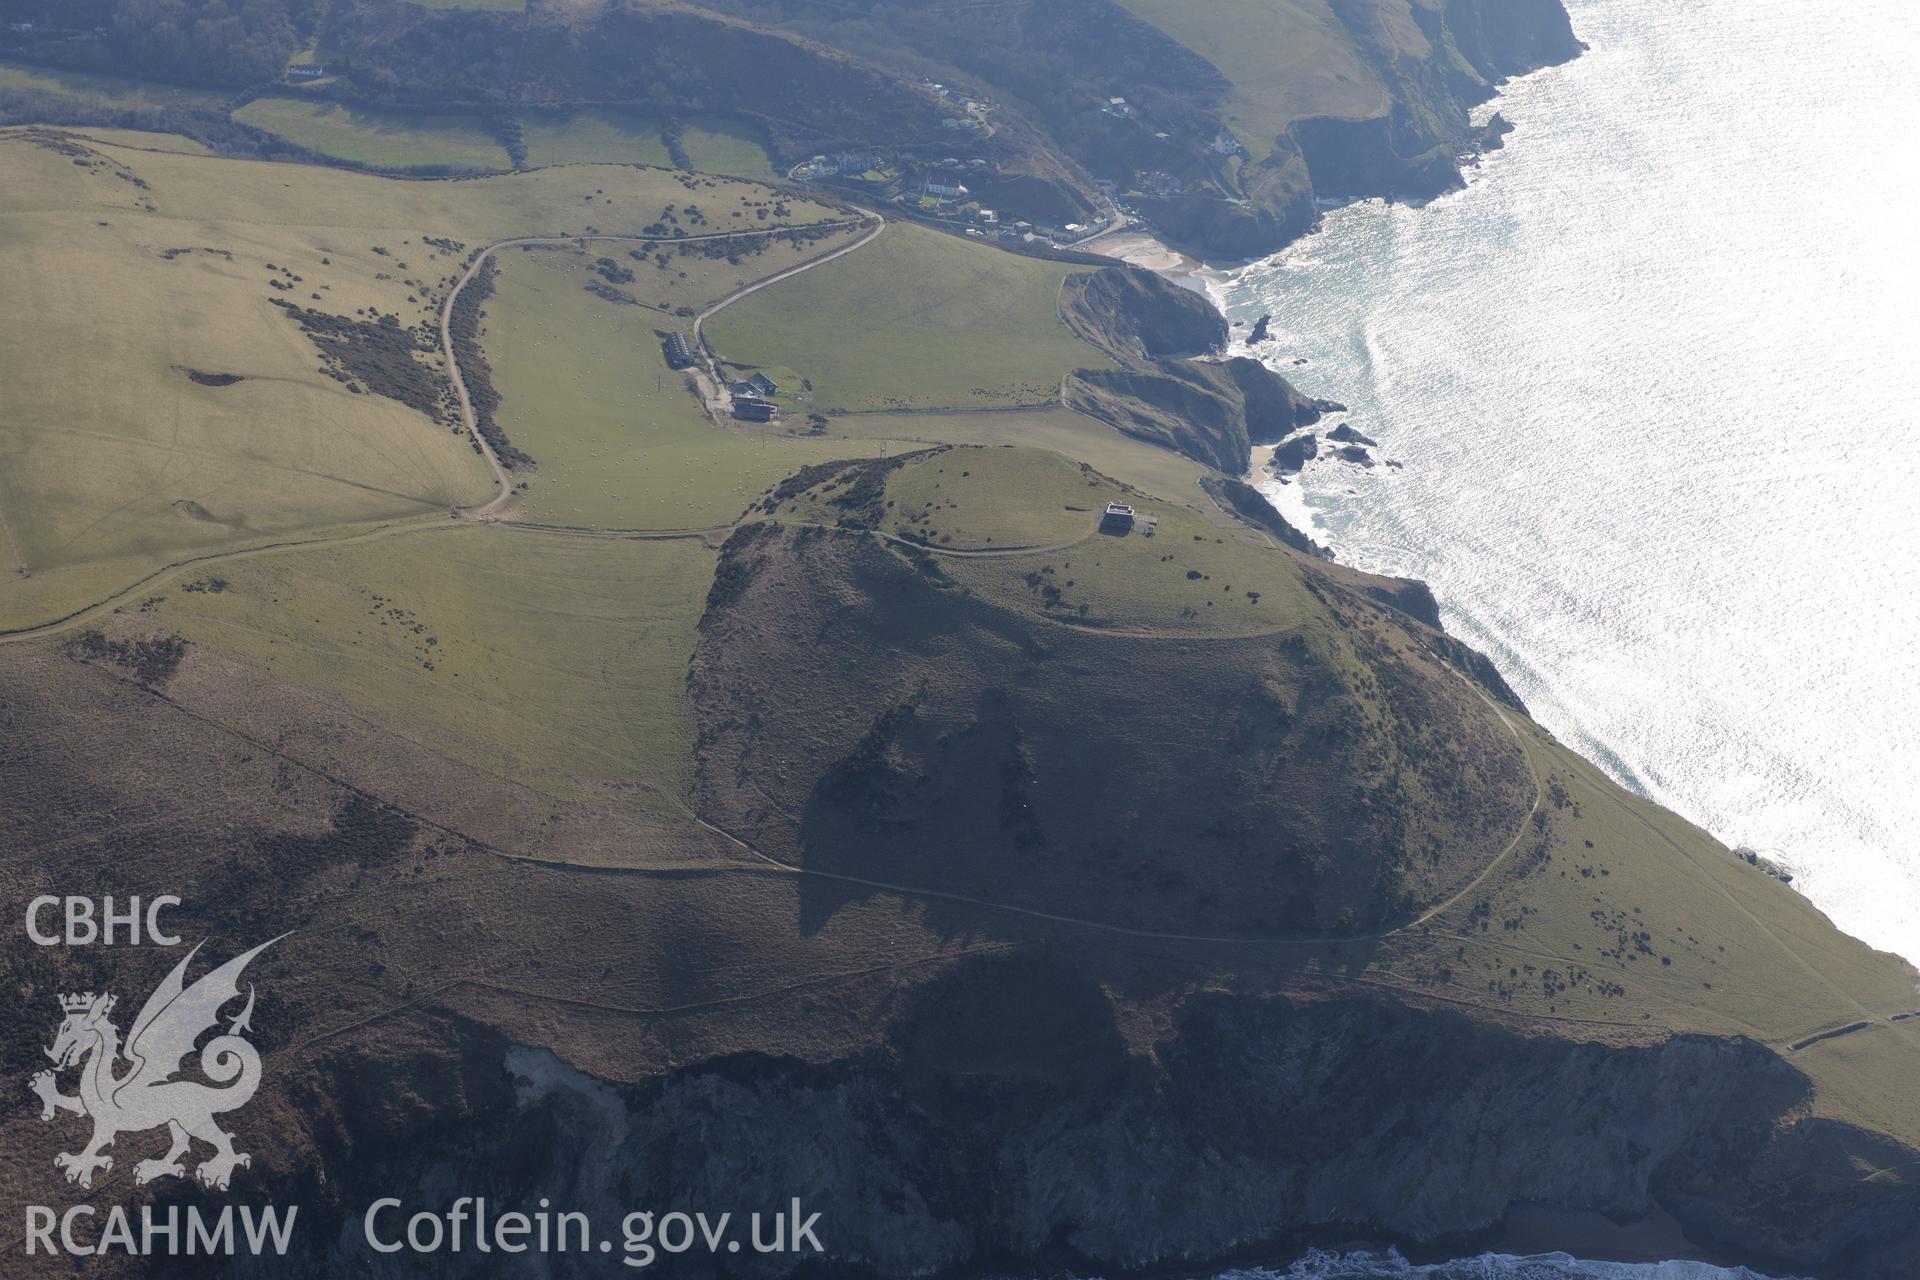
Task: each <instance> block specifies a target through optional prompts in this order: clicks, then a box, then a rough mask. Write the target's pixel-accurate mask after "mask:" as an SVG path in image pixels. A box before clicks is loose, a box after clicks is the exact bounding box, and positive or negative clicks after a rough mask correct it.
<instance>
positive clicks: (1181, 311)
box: [1060, 267, 1331, 476]
mask: <svg viewBox="0 0 1920 1280" xmlns="http://www.w3.org/2000/svg"><path fill="white" fill-rule="evenodd" d="M1060 312H1061V315H1062V317H1063V318H1064V319H1065V320H1066V322H1067V324H1068V325H1069V326H1070V327H1071V328H1072V329H1073V330H1074V332H1076V333H1078V334H1079V335H1080V336H1081V338H1083V339H1084V340H1085V341H1087V342H1088V343H1090V344H1091V345H1093V346H1095V347H1098V348H1100V349H1101V350H1103V351H1105V352H1107V353H1108V354H1109V355H1111V356H1112V357H1113V358H1114V359H1115V360H1116V361H1117V362H1119V364H1120V366H1121V367H1120V368H1118V369H1078V370H1075V371H1074V373H1073V374H1072V375H1071V376H1070V377H1069V378H1068V379H1067V382H1066V387H1065V390H1066V400H1067V404H1068V406H1069V407H1071V408H1074V409H1078V410H1079V411H1080V412H1082V413H1085V414H1087V415H1089V416H1091V417H1094V418H1098V419H1099V420H1100V421H1102V422H1105V423H1107V424H1108V425H1110V426H1112V427H1114V428H1115V429H1117V430H1120V431H1124V432H1126V433H1127V434H1128V435H1132V436H1137V437H1139V438H1140V439H1143V440H1147V441H1150V442H1151V443H1154V444H1158V445H1160V446H1162V447H1164V448H1168V449H1172V450H1174V451H1175V452H1176V453H1182V454H1185V455H1186V456H1187V457H1189V458H1193V459H1194V460H1196V461H1198V462H1203V463H1205V464H1207V465H1208V466H1210V467H1213V468H1215V469H1217V470H1220V471H1224V472H1226V473H1227V474H1228V475H1233V476H1237V475H1239V474H1241V473H1242V472H1244V471H1245V470H1246V469H1247V455H1248V453H1249V451H1250V450H1251V449H1252V448H1253V446H1254V445H1256V444H1272V443H1274V442H1276V441H1278V440H1280V439H1282V438H1283V437H1285V436H1287V435H1288V434H1290V433H1292V432H1293V431H1294V430H1296V429H1297V428H1299V427H1303V426H1310V425H1312V424H1313V423H1315V422H1318V421H1319V420H1320V415H1321V413H1322V412H1323V411H1324V410H1325V409H1326V408H1327V407H1328V406H1329V405H1330V403H1331V402H1329V401H1324V400H1316V399H1313V398H1311V397H1309V396H1305V395H1302V394H1301V393H1300V392H1299V391H1298V390H1296V389H1295V388H1294V386H1293V384H1291V383H1289V382H1288V381H1287V380H1286V379H1285V378H1283V377H1281V376H1280V375H1279V374H1277V373H1275V372H1273V370H1271V369H1269V368H1267V367H1266V366H1265V365H1264V364H1262V363H1260V362H1259V361H1258V360H1255V359H1253V358H1251V357H1248V356H1235V357H1233V358H1231V359H1228V360H1192V359H1182V358H1176V357H1178V356H1180V355H1182V354H1185V353H1192V352H1204V351H1209V350H1213V349H1215V348H1217V347H1219V346H1220V345H1222V344H1223V343H1225V342H1226V340H1227V336H1228V329H1227V323H1226V320H1225V319H1224V318H1223V317H1222V316H1221V315H1220V313H1219V312H1218V311H1217V310H1216V309H1215V308H1214V306H1213V304H1212V303H1211V302H1210V301H1208V300H1207V299H1206V298H1204V297H1202V296H1201V295H1200V294H1197V293H1195V292H1193V291H1192V290H1190V289H1183V288H1181V287H1180V286H1178V285H1176V284H1172V283H1170V282H1168V281H1167V280H1165V279H1163V278H1162V277H1160V276H1157V275H1154V274H1153V273H1151V272H1147V271H1142V270H1140V269H1139V268H1137V267H1117V268H1108V269H1106V270H1103V271H1098V272H1093V273H1090V274H1087V275H1083V276H1075V277H1073V278H1071V279H1069V280H1068V281H1067V284H1066V288H1065V289H1064V291H1063V292H1062V296H1061V306H1060Z"/></svg>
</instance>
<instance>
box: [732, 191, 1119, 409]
mask: <svg viewBox="0 0 1920 1280" xmlns="http://www.w3.org/2000/svg"><path fill="white" fill-rule="evenodd" d="M1083 270H1085V268H1084V267H1071V266H1066V265H1063V264H1060V263H1052V262H1043V261H1040V260H1038V259H1033V258H1023V257H1018V256H1015V255H1013V254H1010V253H1005V252H1002V251H1001V250H998V249H994V248H990V247H988V246H986V245H979V244H974V243H971V242H969V241H966V240H963V239H960V238H959V237H956V236H949V235H943V234H942V233H940V232H937V231H930V230H927V229H926V228H923V227H920V226H917V225H915V224H913V223H909V222H901V223H892V224H890V225H889V226H888V228H887V230H886V233H885V234H884V235H882V236H881V237H880V238H879V239H878V240H876V241H874V243H872V244H871V245H868V246H867V247H866V248H864V249H861V250H860V251H859V252H858V253H854V254H849V255H848V256H847V257H844V258H841V259H840V260H838V261H836V262H832V263H829V264H827V265H826V266H823V267H820V268H818V269H816V270H813V271H809V272H807V273H806V274H804V275H801V276H797V277H795V278H793V279H792V280H788V281H783V282H782V283H780V284H777V285H774V286H773V287H771V288H768V289H764V290H762V291H760V292H759V293H756V294H754V295H752V296H751V297H748V298H746V299H744V300H743V301H741V302H740V303H738V304H736V305H734V306H732V307H729V308H728V309H727V310H725V311H722V312H721V313H720V314H719V315H717V316H715V317H714V318H713V320H712V321H711V322H710V323H709V324H708V326H707V335H708V338H709V341H711V342H712V344H713V346H714V349H715V350H716V351H718V352H719V353H720V354H721V355H722V356H723V357H725V358H726V359H727V360H730V361H734V362H737V363H740V364H744V365H784V366H786V367H787V368H790V369H794V370H797V371H799V372H800V373H801V374H802V375H803V376H804V377H806V378H808V379H810V380H811V381H812V383H813V392H812V397H813V399H812V402H813V404H814V405H815V406H816V407H817V408H819V409H820V410H821V411H822V412H835V411H845V412H857V411H864V410H900V409H943V408H1009V407H1012V406H1016V405H1031V404H1049V403H1052V402H1054V401H1055V400H1057V399H1058V397H1059V392H1060V380H1061V379H1062V378H1063V377H1064V376H1065V375H1066V373H1067V372H1068V371H1069V370H1070V369H1073V368H1076V367H1083V366H1092V365H1105V364H1107V363H1108V361H1107V360H1106V358H1105V357H1104V356H1103V355H1101V354H1100V353H1098V352H1096V351H1095V350H1094V349H1093V348H1091V347H1089V346H1087V345H1086V344H1085V343H1083V342H1081V341H1080V340H1079V339H1078V338H1076V337H1075V336H1074V335H1073V333H1072V332H1071V331H1070V330H1069V329H1068V328H1067V326H1066V324H1065V322H1063V321H1062V320H1061V319H1060V313H1059V304H1058V299H1059V293H1060V284H1061V281H1062V280H1064V279H1065V278H1066V277H1067V276H1068V275H1069V274H1071V273H1072V272H1074V271H1083Z"/></svg>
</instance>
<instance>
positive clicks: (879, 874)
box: [688, 464, 1533, 936]
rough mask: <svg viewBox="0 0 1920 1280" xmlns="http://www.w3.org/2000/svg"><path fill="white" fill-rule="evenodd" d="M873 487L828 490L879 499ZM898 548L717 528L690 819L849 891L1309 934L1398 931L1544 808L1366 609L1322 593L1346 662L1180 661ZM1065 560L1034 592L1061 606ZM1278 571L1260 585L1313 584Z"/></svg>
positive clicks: (1464, 709) (1276, 652)
mask: <svg viewBox="0 0 1920 1280" xmlns="http://www.w3.org/2000/svg"><path fill="white" fill-rule="evenodd" d="M928 465H935V464H928ZM882 478H884V476H883V477H882ZM872 479H873V476H872V473H871V472H869V471H867V470H866V469H864V468H863V469H858V470H851V471H850V470H845V469H842V470H838V471H834V472H832V473H830V474H826V475H823V476H822V478H821V481H820V488H821V490H823V491H827V492H828V497H827V499H826V500H827V501H828V502H831V501H832V494H833V493H836V492H844V493H845V494H846V495H847V498H848V500H849V506H850V507H851V508H852V510H853V511H855V512H859V511H870V510H872V509H873V508H874V506H875V499H874V498H873V497H870V496H868V495H867V493H866V492H865V491H866V490H867V488H868V486H869V484H870V483H871V481H872ZM902 551H903V549H899V548H896V547H893V546H890V545H888V544H886V543H883V542H881V541H879V540H877V539H875V538H873V537H872V536H871V535H870V534H867V533H864V532H857V531H855V530H854V529H851V528H849V529H843V530H833V531H828V530H821V529H817V528H804V527H803V528H798V529H795V528H792V527H784V528H783V527H780V526H774V525H768V526H764V527H761V528H758V529H755V528H753V527H752V526H749V527H746V528H743V529H741V530H740V531H739V532H737V533H735V534H734V535H733V537H732V538H730V539H729V540H728V543H727V545H726V548H725V549H724V551H723V553H722V556H721V564H720V567H719V570H718V573H717V576H716V578H715V583H714V587H713V590H712V593H711V595H710V596H709V599H708V605H707V611H706V614H705V616H704V617H703V618H702V620H701V624H700V625H701V640H700V645H699V648H698V651H697V653H696V655H695V659H694V663H693V665H692V667H691V668H690V672H689V676H688V688H689V690H690V692H691V694H692V697H693V703H694V708H695V711H696V713H697V715H698V718H699V739H698V744H697V747H696V760H697V763H698V768H699V773H698V779H699V781H698V786H697V795H698V798H699V801H700V804H701V808H702V812H703V814H704V816H706V817H708V818H709V819H710V820H712V821H714V822H717V823H719V824H720V825H722V826H724V827H726V828H727V829H728V830H730V831H733V832H735V833H736V834H739V835H741V836H742V837H743V838H748V839H751V840H752V842H753V844H754V845H755V847H757V848H760V849H763V850H766V851H768V852H770V853H775V854H777V855H778V856H780V857H781V858H783V859H785V860H787V861H792V862H799V863H803V864H805V865H807V866H809V867H813V868H815V869H818V870H825V871H832V872H835V873H837V874H845V875H852V876H859V877H867V878H873V879H879V880H884V881H890V882H894V883H913V884H918V885H926V886H928V887H934V888H939V889H942V890H945V891H950V892H957V893H969V894H979V895H982V896H986V897H989V898H992V899H995V900H999V901H1009V902H1015V903H1018V904H1020V905H1022V906H1025V907H1031V908H1033V909H1036V910H1043V911H1059V912H1070V913H1072V914H1074V915H1076V916H1081V917H1087V918H1093V919H1098V920H1102V921H1109V922H1112V923H1115V924H1122V925H1129V926H1136V927H1145V928H1156V929H1168V930H1196V931H1197V930H1204V931H1206V932H1209V933H1221V934H1242V935H1252V936H1315V935H1322V934H1325V935H1338V934H1352V933H1361V932H1366V931H1369V930H1375V929H1383V928H1388V927H1391V926H1393V925H1397V924H1403V923H1405V922H1406V921H1407V920H1409V919H1410V918H1412V916H1413V915H1415V914H1417V912H1418V911H1419V909H1420V908H1421V907H1422V906H1424V905H1431V904H1432V903H1433V902H1435V901H1437V900H1438V899H1439V898H1441V897H1444V896H1445V895H1446V894H1447V893H1449V892H1451V891H1453V890H1456V889H1458V888H1459V887H1460V886H1461V885H1463V884H1464V883H1466V881H1467V880H1468V879H1470V878H1471V876H1472V875H1473V874H1474V873H1475V872H1476V871H1477V870H1478V869H1479V868H1480V867H1482V866H1484V865H1485V862H1486V860H1487V859H1489V858H1491V857H1492V856H1494V854H1496V853H1497V852H1498V851H1499V849H1500V847H1501V846H1502V844H1503V843H1505V842H1506V841H1507V840H1509V838H1510V837H1511V836H1512V834H1513V833H1514V832H1515V831H1516V830H1517V829H1519V828H1520V827H1521V825H1522V823H1523V820H1524V819H1525V818H1526V816H1527V813H1528V810H1529V808H1530V806H1531V804H1532V790H1533V788H1532V785H1531V782H1530V780H1529V776H1528V771H1527V768H1526V766H1525V763H1524V761H1523V759H1522V757H1521V753H1520V751H1519V749H1518V747H1517V746H1516V743H1515V741H1514V739H1513V736H1512V735H1511V734H1510V733H1509V732H1508V731H1507V730H1506V729H1505V728H1504V727H1503V726H1502V725H1501V723H1500V722H1499V721H1498V719H1497V718H1495V717H1494V716H1493V714H1492V712H1491V710H1490V709H1489V708H1488V707H1487V705H1486V704H1485V703H1484V702H1483V701H1482V700H1481V699H1480V698H1479V697H1478V696H1477V695H1476V694H1475V693H1474V692H1473V691H1472V690H1471V688H1470V687H1469V686H1468V685H1467V684H1466V683H1465V682H1464V681H1462V680H1460V679H1458V678H1457V677H1455V676H1454V675H1452V674H1451V673H1450V672H1448V671H1447V670H1446V669H1445V668H1444V667H1443V666H1442V665H1440V664H1439V663H1437V662H1435V661H1434V660H1433V659H1432V658H1431V657H1430V656H1428V655H1429V648H1430V647H1429V646H1428V644H1427V643H1426V640H1425V636H1424V634H1419V633H1414V632H1411V631H1409V630H1407V625H1406V624H1405V623H1404V621H1403V620H1402V619H1401V618H1400V617H1399V616H1398V615H1397V614H1394V613H1392V612H1390V611H1389V610H1387V609H1385V608H1384V607H1381V606H1377V605H1373V604H1370V603H1369V602H1367V601H1365V600H1363V599H1361V598H1360V597H1358V596H1357V595H1350V594H1348V593H1346V592H1344V591H1338V589H1337V588H1328V590H1329V598H1330V599H1331V598H1335V593H1336V592H1337V598H1338V603H1339V609H1340V611H1341V613H1342V615H1343V616H1345V617H1346V618H1348V619H1349V620H1350V622H1351V624H1352V626H1353V627H1354V629H1355V635H1356V636H1357V637H1359V638H1360V639H1361V640H1364V645H1363V646H1355V645H1354V644H1353V643H1352V642H1350V641H1347V640H1342V639H1336V638H1334V637H1333V636H1331V635H1330V634H1324V633H1320V632H1317V631H1314V630H1312V629H1308V630H1304V631H1302V632H1299V633H1296V634H1292V635H1289V636H1286V637H1284V638H1280V639H1276V638H1274V637H1271V636H1253V637H1231V636H1230V637H1222V638H1218V639H1215V640H1212V641H1210V642H1208V643H1205V644H1200V645H1191V644H1189V643H1187V642H1186V641H1184V640H1182V639H1180V638H1178V637H1166V638H1162V637H1157V636H1153V635H1136V636H1108V635H1102V634H1097V633H1093V632H1091V631H1089V630H1088V629H1085V628H1079V629H1075V628H1062V627H1059V626H1057V625H1054V624H1051V623H1049V622H1047V621H1045V617H1046V615H1047V614H1048V613H1049V612H1050V610H1051V603H1050V601H1047V600H1042V599H1039V598H1035V600H1034V602H1033V603H1032V604H1030V605H1027V606H1024V607H1012V605H1011V602H1009V603H1008V604H1006V605H1003V604H996V603H991V602H989V600H988V599H987V598H985V596H984V594H980V593H975V592H970V591H967V590H962V589H960V588H959V587H958V586H956V585H954V584H952V583H950V582H948V581H947V580H945V579H944V578H941V577H936V576H930V575H928V574H926V573H923V572H922V571H921V570H920V569H919V568H918V567H917V566H916V565H915V564H914V563H913V560H912V558H911V557H910V556H909V555H907V554H903V553H902ZM1068 554H1069V555H1072V556H1076V557H1078V556H1085V557H1089V558H1091V557H1096V556H1099V555H1102V554H1103V553H1102V552H1101V551H1099V550H1097V549H1091V548H1090V549H1088V550H1085V551H1078V550H1076V551H1074V552H1071V553H1068ZM1276 554H1277V555H1278V554H1284V553H1276ZM992 563H993V562H983V564H992ZM1076 563H1077V560H1070V561H1069V562H1068V564H1067V565H1066V566H1063V567H1062V568H1061V569H1060V572H1059V573H1058V574H1055V573H1054V572H1053V569H1054V566H1052V565H1048V566H1046V567H1045V568H1039V569H1036V570H1035V571H1034V576H1038V577H1041V578H1043V579H1051V580H1054V581H1058V582H1059V583H1060V584H1061V586H1062V587H1064V588H1071V587H1072V585H1073V583H1072V580H1071V579H1072V572H1073V565H1074V564H1076ZM1290 566H1291V562H1288V564H1287V565H1279V564H1276V568H1277V569H1278V570H1279V571H1280V573H1281V574H1282V576H1281V577H1279V578H1277V579H1275V580H1273V582H1271V583H1267V584H1263V585H1267V586H1270V587H1271V588H1272V589H1273V590H1275V591H1286V592H1291V591H1293V590H1294V588H1291V587H1289V586H1288V585H1287V582H1288V580H1289V579H1290V578H1292V577H1293V575H1295V574H1311V573H1313V572H1316V570H1312V569H1309V568H1307V567H1305V566H1304V565H1302V566H1301V567H1299V568H1293V567H1290ZM948 572H949V573H952V572H953V569H952V568H951V566H950V567H949V569H948ZM982 572H999V573H1003V574H1005V575H1006V576H1007V577H1009V578H1013V577H1016V576H1017V573H1018V569H1017V568H1009V569H1005V570H986V569H984V568H983V569H982ZM983 582H984V580H981V579H974V580H973V585H974V586H976V587H977V586H981V585H983ZM1238 585H1240V584H1236V587H1235V589H1237V588H1238ZM995 599H1003V597H999V596H996V597H995ZM1376 637H1377V638H1376ZM1148 689H1151V690H1152V691H1153V695H1152V696H1151V697H1148V696H1144V695H1143V694H1142V691H1143V690H1148ZM1195 708H1209V709H1211V710H1210V712H1209V713H1208V714H1206V715H1201V716H1195V715H1194V714H1193V710H1194V709H1195ZM1103 709H1104V710H1103ZM1090 717H1091V718H1092V719H1091V720H1090ZM1109 717H1117V718H1109ZM801 743H805V744H807V745H806V747H805V749H804V750H797V749H796V747H797V744H801ZM776 758H778V759H780V760H782V761H783V764H782V766H781V767H780V768H779V769H773V768H771V767H768V766H767V764H766V762H769V761H771V760H773V759H776Z"/></svg>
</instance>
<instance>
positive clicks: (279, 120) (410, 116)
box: [233, 98, 512, 169]
mask: <svg viewBox="0 0 1920 1280" xmlns="http://www.w3.org/2000/svg"><path fill="white" fill-rule="evenodd" d="M233 118H234V119H235V120H237V121H239V122H240V123H241V124H245V125H251V126H253V127H254V128H256V129H262V130H265V131H266V132H268V133H271V134H274V135H275V136H277V137H281V138H285V139H286V140H287V141H288V142H291V143H293V144H295V145H296V146H301V147H305V148H306V149H307V150H309V151H316V152H318V153H320V154H321V155H324V156H331V157H333V158H334V159H336V160H344V161H347V162H348V163H350V164H363V165H368V166H370V167H372V168H376V169H428V168H443V169H507V168H511V167H512V165H511V162H510V161H509V160H508V158H507V152H506V149H505V148H504V147H502V146H501V145H500V144H499V143H498V142H497V141H495V140H494V138H493V136H492V135H491V134H490V133H489V132H488V131H487V128H486V126H485V125H484V124H482V123H481V121H480V119H479V118H478V117H477V116H470V115H459V114H452V113H449V114H444V115H440V114H432V113H428V112H417V111H380V110H376V109H374V108H372V107H355V106H348V105H345V104H343V103H337V102H319V101H307V100H303V99H299V98H255V99H254V100H253V101H252V102H249V103H248V104H247V105H246V106H244V107H242V108H240V109H239V110H238V111H236V112H234V113H233Z"/></svg>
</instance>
